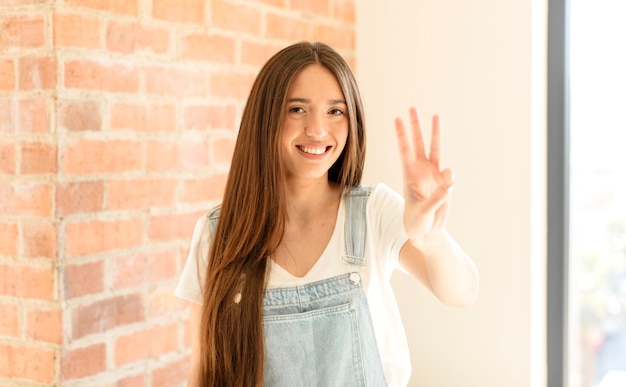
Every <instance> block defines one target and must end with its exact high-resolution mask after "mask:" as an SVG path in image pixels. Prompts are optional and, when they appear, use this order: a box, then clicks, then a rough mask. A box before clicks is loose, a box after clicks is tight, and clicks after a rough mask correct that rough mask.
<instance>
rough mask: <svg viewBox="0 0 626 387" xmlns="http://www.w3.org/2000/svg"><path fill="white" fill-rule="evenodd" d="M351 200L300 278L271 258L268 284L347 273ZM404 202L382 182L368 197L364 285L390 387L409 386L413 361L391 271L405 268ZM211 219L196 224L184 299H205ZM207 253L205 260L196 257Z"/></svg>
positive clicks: (182, 283) (181, 292)
mask: <svg viewBox="0 0 626 387" xmlns="http://www.w3.org/2000/svg"><path fill="white" fill-rule="evenodd" d="M344 201H345V199H344V198H342V200H341V202H340V204H339V210H338V213H337V221H336V223H335V229H334V231H333V234H332V236H331V238H330V241H329V242H328V245H327V246H326V249H325V250H324V252H323V253H322V255H321V256H320V258H319V259H318V261H317V262H316V263H315V265H314V266H313V267H312V268H311V270H310V271H309V272H308V273H307V274H306V275H305V276H304V277H295V276H293V275H291V274H290V273H289V272H287V271H286V270H284V269H283V268H282V267H280V266H279V265H278V264H276V263H275V262H274V261H273V260H271V259H270V260H268V261H269V263H268V265H270V266H269V278H268V284H267V288H280V287H292V286H297V285H302V284H306V283H310V282H314V281H319V280H322V279H326V278H331V277H334V276H337V275H341V274H345V273H346V272H347V271H346V265H345V264H344V263H343V262H342V259H341V258H342V256H343V255H344V254H345V251H346V248H345V235H344V225H345V215H346V213H345V203H344ZM403 206H404V201H403V199H402V197H401V196H399V195H398V194H397V193H395V192H394V191H392V190H391V189H390V188H389V187H387V186H386V185H384V184H379V185H377V186H376V187H375V188H374V189H373V190H372V193H371V194H370V196H369V198H368V200H367V207H366V218H367V235H366V238H365V253H364V255H365V256H364V258H365V259H367V262H368V265H367V268H364V269H362V270H361V277H362V278H363V290H364V291H365V294H366V295H367V301H368V303H369V307H370V311H371V315H372V322H373V325H374V331H375V333H376V341H377V342H378V347H379V352H380V356H381V360H382V363H383V369H384V372H385V377H386V379H387V383H388V384H389V386H390V387H397V386H398V387H399V386H406V384H407V383H408V381H409V377H410V374H411V362H410V358H409V350H408V346H407V343H406V336H405V333H404V327H403V325H402V321H401V319H400V312H399V310H398V306H397V304H396V299H395V296H394V294H393V290H392V288H391V284H390V279H391V274H392V273H393V271H394V270H395V269H399V268H400V266H399V262H398V254H399V252H400V248H402V246H403V245H404V243H405V242H406V241H407V240H408V238H407V236H406V233H405V232H404V227H403V225H402V209H403ZM208 222H209V219H208V217H207V216H202V217H201V218H200V219H199V220H198V222H197V223H196V227H195V229H194V232H193V236H192V240H191V247H190V250H189V256H188V258H187V263H186V264H185V267H184V269H183V273H182V275H181V278H180V280H179V282H178V286H177V287H176V290H175V292H174V294H175V295H176V296H178V297H180V298H183V299H186V300H189V301H192V302H196V303H199V304H201V303H202V291H201V288H202V284H203V283H204V276H205V270H206V266H207V258H208V251H209V243H210V235H209V227H208ZM196 257H201V258H202V259H201V261H196Z"/></svg>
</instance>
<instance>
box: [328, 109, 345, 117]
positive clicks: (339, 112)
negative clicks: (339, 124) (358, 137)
mask: <svg viewBox="0 0 626 387" xmlns="http://www.w3.org/2000/svg"><path fill="white" fill-rule="evenodd" d="M328 114H332V115H333V116H340V115H342V114H343V110H341V109H339V108H334V109H330V111H329V112H328Z"/></svg>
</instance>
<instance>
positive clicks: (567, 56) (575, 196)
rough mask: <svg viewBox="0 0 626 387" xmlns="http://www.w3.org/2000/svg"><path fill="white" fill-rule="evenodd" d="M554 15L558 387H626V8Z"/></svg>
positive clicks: (580, 3)
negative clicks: (625, 149)
mask: <svg viewBox="0 0 626 387" xmlns="http://www.w3.org/2000/svg"><path fill="white" fill-rule="evenodd" d="M549 17H550V20H549V50H550V51H549V59H548V60H549V64H548V67H549V74H548V78H549V80H548V82H549V95H548V99H549V105H548V110H549V113H548V114H549V123H548V126H549V128H548V131H549V138H548V149H549V155H548V164H549V171H548V179H549V180H548V186H549V187H548V191H549V192H548V207H549V210H548V211H549V213H548V230H549V232H548V239H549V242H548V243H549V250H548V278H549V280H548V385H549V386H561V385H562V386H567V387H595V386H600V387H613V386H626V152H624V150H623V148H624V146H626V119H625V118H624V114H623V112H624V111H626V70H624V69H626V50H624V49H623V48H622V47H623V45H624V39H625V38H626V25H624V23H623V22H622V20H623V19H624V17H626V2H624V1H623V0H558V1H557V0H550V16H549Z"/></svg>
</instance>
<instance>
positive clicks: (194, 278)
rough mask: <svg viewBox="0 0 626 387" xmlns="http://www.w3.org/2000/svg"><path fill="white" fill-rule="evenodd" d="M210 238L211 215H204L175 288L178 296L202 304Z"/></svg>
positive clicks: (195, 228) (195, 229)
mask: <svg viewBox="0 0 626 387" xmlns="http://www.w3.org/2000/svg"><path fill="white" fill-rule="evenodd" d="M210 240H211V230H210V224H209V217H208V215H203V216H202V217H201V218H200V219H198V221H197V222H196V226H195V227H194V230H193V235H192V237H191V244H190V247H189V255H188V256H187V262H185V267H184V268H183V272H182V274H181V276H180V279H179V280H178V285H177V286H176V289H175V290H174V295H176V296H177V297H179V298H182V299H184V300H188V301H191V302H195V303H198V304H202V301H203V297H202V287H203V286H204V280H205V276H206V268H207V264H208V258H209V245H210Z"/></svg>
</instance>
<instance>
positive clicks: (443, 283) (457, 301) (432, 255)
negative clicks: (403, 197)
mask: <svg viewBox="0 0 626 387" xmlns="http://www.w3.org/2000/svg"><path fill="white" fill-rule="evenodd" d="M400 258H401V264H402V265H403V267H404V268H405V269H406V270H407V271H408V272H409V273H411V274H412V275H413V276H415V277H416V278H418V279H419V280H421V281H422V282H423V283H424V285H425V286H426V287H427V288H429V289H430V290H431V291H432V293H433V294H434V295H435V296H436V297H437V298H438V299H439V300H440V301H441V302H443V303H444V304H446V305H450V306H468V305H471V304H473V303H474V302H475V301H476V298H477V296H478V288H479V285H478V282H479V281H478V270H477V269H476V266H475V265H474V263H473V262H472V260H471V259H470V257H469V256H468V255H467V254H466V253H465V251H463V249H462V248H461V247H460V246H459V245H458V244H457V243H456V242H455V241H454V239H453V238H452V237H451V236H450V235H449V234H448V233H447V232H446V231H445V229H438V230H433V231H431V232H430V233H428V235H427V236H426V237H424V238H421V239H420V240H418V241H414V240H409V241H407V243H406V244H405V246H404V247H403V249H402V251H401V255H400Z"/></svg>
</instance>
